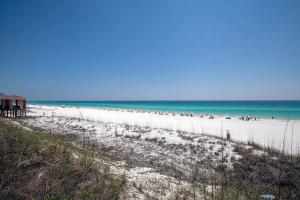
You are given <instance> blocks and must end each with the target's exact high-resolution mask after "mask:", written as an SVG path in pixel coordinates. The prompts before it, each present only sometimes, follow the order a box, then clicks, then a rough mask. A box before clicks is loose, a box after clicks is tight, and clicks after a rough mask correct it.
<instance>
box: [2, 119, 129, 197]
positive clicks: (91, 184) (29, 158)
mask: <svg viewBox="0 0 300 200" xmlns="http://www.w3.org/2000/svg"><path fill="white" fill-rule="evenodd" d="M90 153H91V152H90V151H86V150H84V149H81V148H78V147H76V146H74V145H72V144H71V143H69V142H67V141H64V140H62V138H59V137H57V136H51V135H47V134H41V133H36V132H32V131H28V130H24V129H22V128H20V127H17V126H14V125H12V124H11V123H9V122H7V121H4V120H3V119H0V171H1V173H0V199H8V200H9V199H14V200H16V199H45V200H56V199H66V200H67V199H107V200H108V199H109V200H110V199H119V198H120V195H121V193H122V191H123V190H124V186H125V185H126V179H125V178H118V177H115V176H113V175H111V174H110V173H109V166H108V165H105V164H103V165H100V164H99V163H97V164H95V162H92V161H91V160H90V159H89V158H90V157H91V156H89V155H88V154H90ZM95 156H96V157H99V158H101V159H104V160H109V159H110V158H109V157H106V156H105V153H103V154H102V153H101V152H98V153H97V154H93V158H95Z"/></svg>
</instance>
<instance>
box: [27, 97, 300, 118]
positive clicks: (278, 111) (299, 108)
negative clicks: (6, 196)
mask: <svg viewBox="0 0 300 200" xmlns="http://www.w3.org/2000/svg"><path fill="white" fill-rule="evenodd" d="M29 103H30V104H32V105H52V106H62V105H65V106H77V107H97V108H120V109H133V110H148V111H164V112H178V113H194V114H204V113H209V114H216V115H229V116H241V115H248V116H256V117H258V118H271V117H272V116H273V117H274V118H280V119H300V101H30V102H29Z"/></svg>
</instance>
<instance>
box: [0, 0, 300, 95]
mask: <svg viewBox="0 0 300 200" xmlns="http://www.w3.org/2000/svg"><path fill="white" fill-rule="evenodd" d="M299 10H300V1H299V0H285V1H283V0H280V1H276V0H263V1H262V0H251V1H245V0H229V1H222V0H219V1H215V0H207V1H199V0H197V1H175V0H170V1H167V0H164V1H161V0H151V1H141V0H128V1H123V0H120V1H115V0H112V1H100V0H98V1H83V0H82V1H77V0H72V1H71V0H69V1H63V0H59V1H58V0H57V1H48V0H36V1H31V0H27V1H22V0H19V1H13V0H2V1H0V92H4V93H8V94H19V95H24V96H27V97H28V98H29V99H33V100H183V99H184V100H210V99H211V100H230V99H237V100H240V99H250V100H251V99H252V100H253V99H300V12H299Z"/></svg>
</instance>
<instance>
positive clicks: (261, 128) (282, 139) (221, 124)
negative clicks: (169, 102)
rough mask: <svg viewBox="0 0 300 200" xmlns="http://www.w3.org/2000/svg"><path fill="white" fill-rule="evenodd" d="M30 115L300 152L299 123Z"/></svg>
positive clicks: (33, 111)
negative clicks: (210, 138) (221, 139)
mask: <svg viewBox="0 0 300 200" xmlns="http://www.w3.org/2000/svg"><path fill="white" fill-rule="evenodd" d="M29 111H30V115H31V116H45V117H53V118H55V117H65V118H74V119H82V120H83V121H84V123H88V122H89V121H92V122H104V123H114V124H119V125H124V124H126V125H131V126H138V127H149V128H157V129H165V130H172V131H182V132H186V133H189V134H193V135H202V134H205V135H211V136H217V137H224V138H225V137H226V132H227V131H229V132H230V136H231V139H232V140H233V141H236V142H244V143H248V142H255V143H257V144H259V145H261V146H262V147H265V148H266V147H272V148H275V149H277V150H280V151H281V150H282V149H284V152H285V153H292V154H299V152H300V134H299V133H300V120H290V121H287V120H278V119H258V120H256V121H254V120H250V121H242V120H240V119H238V118H232V119H226V118H225V117H224V116H215V117H214V119H209V117H208V116H204V117H201V116H197V115H194V116H192V117H191V116H181V115H180V114H173V113H157V112H146V111H132V110H117V109H100V108H85V107H60V106H37V105H34V106H33V105H30V106H29ZM170 139H172V136H170ZM173 139H176V137H174V138H173ZM179 142H180V141H179Z"/></svg>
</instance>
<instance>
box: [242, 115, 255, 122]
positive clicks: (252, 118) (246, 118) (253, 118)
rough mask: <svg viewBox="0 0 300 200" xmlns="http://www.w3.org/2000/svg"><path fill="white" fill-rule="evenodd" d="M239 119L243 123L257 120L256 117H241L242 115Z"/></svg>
mask: <svg viewBox="0 0 300 200" xmlns="http://www.w3.org/2000/svg"><path fill="white" fill-rule="evenodd" d="M239 119H240V120H243V121H250V120H254V121H256V120H257V119H256V117H249V116H243V115H242V116H241V117H239Z"/></svg>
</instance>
